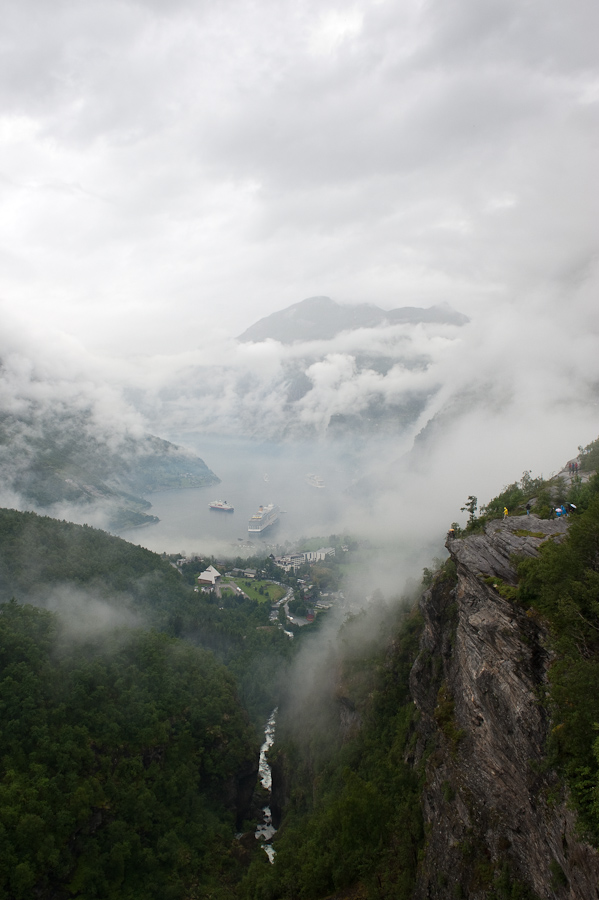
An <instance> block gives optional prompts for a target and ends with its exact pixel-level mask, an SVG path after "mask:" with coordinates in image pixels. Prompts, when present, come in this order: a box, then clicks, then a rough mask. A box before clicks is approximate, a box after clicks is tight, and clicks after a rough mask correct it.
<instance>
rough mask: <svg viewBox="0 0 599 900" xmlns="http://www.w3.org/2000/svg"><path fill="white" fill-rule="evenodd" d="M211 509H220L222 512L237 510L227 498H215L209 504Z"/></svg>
mask: <svg viewBox="0 0 599 900" xmlns="http://www.w3.org/2000/svg"><path fill="white" fill-rule="evenodd" d="M208 508H209V509H219V510H220V511H221V512H235V507H234V506H231V504H230V503H227V501H226V500H213V501H212V503H209V504H208Z"/></svg>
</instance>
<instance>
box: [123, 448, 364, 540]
mask: <svg viewBox="0 0 599 900" xmlns="http://www.w3.org/2000/svg"><path fill="white" fill-rule="evenodd" d="M187 437H188V439H187V440H186V441H180V443H184V444H185V445H186V446H188V447H189V446H190V445H191V443H192V442H191V441H190V440H189V436H187ZM191 449H194V450H195V452H196V453H198V454H199V455H200V456H201V457H202V459H203V460H204V462H205V463H206V465H207V466H208V467H209V468H210V469H211V470H212V471H213V472H214V473H215V474H216V475H218V477H219V478H220V479H221V483H220V484H217V485H212V486H210V487H207V488H193V489H188V490H176V491H163V492H160V493H155V494H149V495H147V499H148V500H149V501H150V503H151V504H152V509H151V510H149V512H150V513H151V514H153V515H156V516H158V517H159V519H160V522H158V523H157V524H155V525H149V526H145V527H143V528H134V529H128V530H127V531H123V532H121V537H123V538H125V539H126V540H128V541H131V542H132V543H135V544H140V545H141V546H144V547H148V548H149V549H151V550H155V551H158V552H162V551H166V552H167V553H184V554H190V553H212V552H214V553H217V552H230V551H231V550H232V549H233V548H234V547H236V548H237V549H238V551H239V555H240V556H248V555H250V553H251V550H252V548H251V547H248V546H247V542H248V539H249V536H248V531H247V526H248V521H249V519H250V517H251V516H252V515H253V514H254V513H255V512H256V510H257V509H258V507H259V506H261V505H262V506H266V505H267V504H269V503H275V504H276V505H277V506H279V507H280V508H281V510H283V511H284V512H283V513H282V514H281V517H280V520H279V523H278V524H277V525H274V526H273V527H272V528H270V529H268V530H267V531H266V532H265V533H264V534H263V535H261V536H260V537H258V536H256V535H252V537H251V540H252V542H253V545H254V546H255V549H256V551H258V549H259V548H260V549H264V548H265V547H266V546H273V545H275V544H283V543H284V542H285V541H290V542H293V541H294V540H296V539H297V538H298V537H300V536H302V535H306V534H308V535H312V534H314V535H323V536H327V535H328V534H330V533H331V532H333V531H335V530H336V529H337V526H338V525H339V523H340V516H341V513H342V511H343V509H344V507H345V506H347V502H348V499H347V495H346V494H345V493H344V491H345V486H346V484H347V478H348V467H347V466H346V465H342V464H340V461H339V458H338V457H334V458H333V457H332V456H331V453H330V450H328V452H327V449H326V448H325V449H324V450H323V449H322V448H320V447H314V446H311V445H301V446H299V445H297V444H295V445H273V444H256V443H253V442H250V441H242V440H233V439H229V438H214V437H209V438H197V439H196V441H195V446H191ZM309 473H313V474H316V475H319V476H320V477H321V478H322V479H323V481H324V484H325V486H324V488H316V487H313V486H311V485H309V484H308V483H307V481H306V475H307V474H309ZM212 500H226V501H227V502H228V503H230V504H231V505H232V506H234V507H235V512H234V513H224V512H218V511H214V510H210V509H209V503H210V501H212Z"/></svg>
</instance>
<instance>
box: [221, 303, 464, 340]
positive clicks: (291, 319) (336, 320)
mask: <svg viewBox="0 0 599 900" xmlns="http://www.w3.org/2000/svg"><path fill="white" fill-rule="evenodd" d="M468 321H469V319H468V317H467V316H464V315H463V314H462V313H459V312H456V311H455V310H454V309H452V307H451V306H450V305H449V304H448V303H443V304H440V305H438V306H431V307H429V308H428V309H422V308H420V307H416V306H403V307H399V308H397V309H391V310H384V309H381V308H380V307H378V306H374V304H371V303H360V304H358V305H356V306H344V305H342V304H340V303H337V302H336V301H335V300H331V298H330V297H325V296H322V297H307V298H306V299H305V300H301V301H300V302H299V303H294V304H292V305H291V306H288V307H287V308H286V309H282V310H279V311H278V312H275V313H272V314H271V315H270V316H265V318H263V319H260V320H259V321H258V322H255V323H254V325H250V327H249V328H248V329H246V331H244V332H243V334H240V335H239V337H238V340H239V341H243V342H249V341H252V342H254V343H260V342H261V341H266V340H268V339H269V338H270V339H271V340H275V341H279V342H280V343H281V344H292V343H294V342H295V341H317V340H331V338H334V337H335V336H336V335H337V334H340V333H341V332H342V331H352V330H354V329H357V328H375V327H376V326H377V325H384V324H385V323H387V324H389V325H397V324H400V323H406V324H407V323H418V322H438V323H443V324H447V325H458V326H459V325H465V324H466V322H468Z"/></svg>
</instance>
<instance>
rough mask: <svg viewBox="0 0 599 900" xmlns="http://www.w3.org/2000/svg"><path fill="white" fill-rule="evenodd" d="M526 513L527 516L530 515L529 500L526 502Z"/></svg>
mask: <svg viewBox="0 0 599 900" xmlns="http://www.w3.org/2000/svg"><path fill="white" fill-rule="evenodd" d="M526 515H527V516H529V515H530V500H529V501H528V503H527V504H526Z"/></svg>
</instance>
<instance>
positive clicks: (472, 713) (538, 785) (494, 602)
mask: <svg viewBox="0 0 599 900" xmlns="http://www.w3.org/2000/svg"><path fill="white" fill-rule="evenodd" d="M567 528H568V521H567V520H566V519H557V520H554V521H548V520H543V519H538V518H537V517H536V516H534V515H530V516H521V517H513V518H508V519H505V520H503V521H494V522H491V523H490V524H489V525H488V526H487V527H486V530H485V532H484V534H473V535H471V536H468V537H466V538H463V539H456V538H453V537H452V536H449V537H448V540H447V544H446V546H447V548H448V550H449V553H450V557H451V563H453V566H452V564H451V563H448V564H447V565H446V567H445V570H444V574H443V575H442V576H441V577H439V578H438V579H437V580H436V581H435V583H434V584H433V586H432V587H431V588H430V589H429V590H428V591H427V592H426V593H425V594H424V595H423V598H422V601H421V610H422V613H423V616H424V620H425V628H424V633H423V637H422V642H421V648H420V653H419V655H418V657H417V660H416V662H415V664H414V666H413V669H412V672H411V676H410V687H411V691H412V695H413V697H414V702H415V704H416V705H417V707H418V709H419V712H420V721H419V724H418V731H417V741H416V744H415V747H414V748H413V750H412V759H413V761H414V763H419V762H421V763H424V766H425V773H426V783H425V787H424V793H423V811H424V818H425V823H426V832H427V839H426V847H425V850H424V854H423V858H422V862H421V866H420V870H419V872H420V874H419V880H418V885H417V889H416V892H415V895H414V900H424V898H428V900H436V898H438V900H449V898H450V897H451V898H455V897H468V898H472V900H482V898H486V897H490V896H494V895H495V896H506V897H511V896H522V897H524V896H526V891H533V892H534V894H535V895H536V896H537V897H539V898H543V900H545V898H552V900H566V898H571V900H592V898H599V888H598V885H599V855H598V854H597V852H596V851H595V850H594V849H593V848H592V847H590V846H589V845H588V844H586V843H584V841H583V840H581V839H580V837H579V836H578V835H577V834H576V822H575V816H574V813H573V812H572V811H571V810H570V809H569V808H568V804H567V797H566V796H565V792H564V789H563V785H562V783H561V782H560V780H559V778H558V776H557V775H556V773H555V772H553V771H547V770H546V766H545V765H544V748H545V742H546V739H547V736H548V732H549V729H550V727H551V722H550V717H549V713H548V710H547V708H546V706H545V705H544V696H545V689H546V685H547V673H548V666H549V663H550V656H549V652H548V649H547V633H546V630H545V627H544V625H543V623H542V622H540V621H539V620H538V619H537V618H535V617H532V616H529V615H527V613H526V611H525V610H524V609H522V608H521V607H519V606H518V605H517V604H515V603H513V602H511V601H510V600H509V599H506V596H508V595H509V586H510V585H515V584H516V581H517V578H516V570H515V564H516V563H515V560H516V559H517V557H522V556H535V555H537V553H538V549H539V547H540V545H541V544H542V543H543V541H546V540H561V539H563V536H564V535H565V534H566V533H567ZM454 566H455V570H454ZM500 591H501V593H500ZM502 594H503V596H502ZM500 884H501V886H502V893H501V894H500V895H499V894H495V893H494V892H495V891H496V890H497V888H498V886H499V885H500ZM504 891H505V893H504ZM513 891H515V892H516V893H512V892H513ZM528 896H530V894H528Z"/></svg>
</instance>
